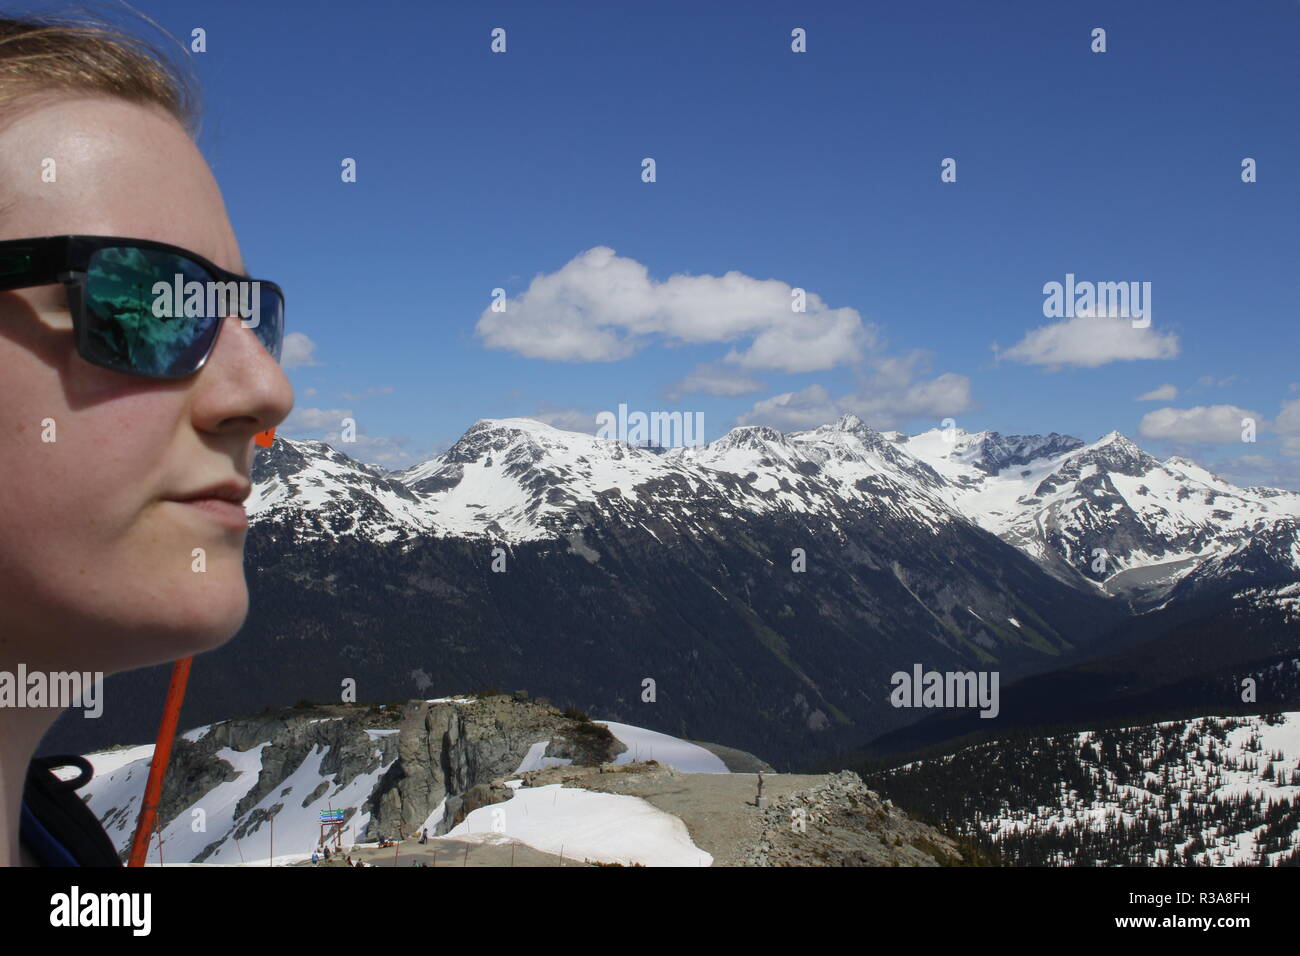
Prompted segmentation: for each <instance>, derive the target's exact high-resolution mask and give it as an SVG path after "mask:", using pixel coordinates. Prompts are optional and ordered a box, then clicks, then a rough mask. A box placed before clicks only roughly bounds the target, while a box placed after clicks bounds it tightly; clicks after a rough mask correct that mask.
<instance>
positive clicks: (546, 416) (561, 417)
mask: <svg viewBox="0 0 1300 956" xmlns="http://www.w3.org/2000/svg"><path fill="white" fill-rule="evenodd" d="M527 417H528V418H531V419H534V420H535V421H539V422H544V423H545V424H547V425H554V426H555V427H556V428H559V429H562V430H564V431H566V432H586V433H587V434H589V435H594V434H595V433H596V413H595V412H583V411H579V410H578V409H576V408H543V409H542V410H541V411H538V412H536V413H534V414H532V415H529V416H527Z"/></svg>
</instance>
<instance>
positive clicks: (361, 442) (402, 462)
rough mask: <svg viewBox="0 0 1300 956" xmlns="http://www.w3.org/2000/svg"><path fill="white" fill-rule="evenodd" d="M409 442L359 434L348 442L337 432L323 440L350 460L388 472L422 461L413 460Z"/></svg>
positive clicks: (396, 437) (405, 437) (400, 436)
mask: <svg viewBox="0 0 1300 956" xmlns="http://www.w3.org/2000/svg"><path fill="white" fill-rule="evenodd" d="M408 440H409V439H408V438H407V436H405V435H363V434H362V433H360V432H358V433H357V435H356V440H355V441H350V442H347V441H343V440H342V434H341V433H340V432H337V431H335V432H329V433H327V434H326V435H325V437H324V438H323V439H322V441H325V442H326V443H328V444H329V445H331V446H332V447H334V448H336V449H338V450H339V451H341V452H343V454H345V455H347V456H348V457H349V458H355V459H356V460H357V461H360V462H365V463H366V464H369V465H379V466H380V467H381V468H384V469H386V470H388V471H396V470H398V469H400V468H405V467H407V466H409V465H413V464H415V462H416V461H417V460H422V459H419V458H414V459H413V457H412V455H411V454H410V453H409V452H407V451H406V443H407V441H408ZM429 457H433V456H429Z"/></svg>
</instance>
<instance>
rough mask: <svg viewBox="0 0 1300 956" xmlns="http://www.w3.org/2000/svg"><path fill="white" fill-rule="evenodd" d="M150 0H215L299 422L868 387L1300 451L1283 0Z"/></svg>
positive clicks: (235, 144) (155, 2)
mask: <svg viewBox="0 0 1300 956" xmlns="http://www.w3.org/2000/svg"><path fill="white" fill-rule="evenodd" d="M136 6H137V8H138V9H140V10H141V11H143V12H145V13H147V14H148V15H150V16H152V17H153V18H155V19H156V20H157V21H158V22H159V23H160V24H161V25H162V26H163V27H165V28H167V29H168V30H169V31H171V32H172V33H173V34H175V35H176V36H178V37H182V38H186V37H188V36H189V35H190V32H191V30H192V29H193V28H194V27H202V28H203V29H205V30H206V34H207V46H208V49H207V52H204V53H197V54H195V55H194V60H195V63H196V66H197V70H198V75H199V77H200V80H201V83H202V87H203V95H204V101H205V104H206V111H205V116H206V118H205V121H204V126H203V132H202V135H201V137H200V146H201V147H202V149H203V151H204V153H205V155H206V156H207V157H208V160H209V162H210V164H211V165H212V168H213V170H214V172H215V174H216V176H217V179H218V181H219V182H220V184H221V186H222V188H223V190H224V193H225V196H226V201H227V205H228V208H229V211H230V215H231V219H232V221H233V222H234V225H235V228H236V231H237V234H238V235H239V238H240V242H241V245H242V248H243V251H244V255H245V259H246V261H247V262H248V264H249V267H250V269H251V270H252V272H253V273H254V274H255V275H259V276H264V277H266V278H271V279H274V280H276V281H278V282H280V283H281V284H282V285H283V286H284V288H285V290H286V296H287V302H288V311H287V320H288V326H289V329H290V330H291V331H292V332H295V333H299V334H300V335H301V336H304V337H305V338H295V341H294V342H293V343H292V345H293V348H292V349H290V350H289V353H290V355H289V359H288V361H287V363H286V364H289V365H291V366H292V367H290V368H289V373H288V374H289V375H290V378H291V380H292V382H293V384H294V387H295V391H296V393H297V408H296V410H295V413H294V417H293V418H291V419H290V420H289V421H288V422H286V424H285V425H284V426H283V427H282V429H281V433H282V434H285V435H288V436H290V437H301V438H325V439H326V440H332V441H333V440H336V439H337V435H338V431H339V421H340V419H341V418H342V417H343V416H345V415H350V416H352V417H354V418H355V419H356V421H357V426H358V429H359V432H360V439H359V441H358V442H357V443H356V444H355V445H352V446H346V445H344V446H341V447H342V448H343V450H345V451H347V452H348V453H349V454H352V455H353V456H354V457H357V458H360V459H362V460H365V461H371V462H378V463H381V464H384V465H385V466H386V467H399V466H404V465H406V464H409V463H412V462H414V461H417V460H420V459H423V458H426V457H429V456H431V455H433V454H435V453H436V452H438V451H440V450H442V449H443V448H445V447H446V446H447V444H449V443H450V442H452V441H454V440H455V439H456V438H457V437H459V435H460V434H462V433H463V432H464V431H465V429H466V428H468V427H469V426H470V425H471V424H473V422H474V421H476V420H477V419H479V418H486V417H505V416H515V415H523V416H536V417H542V418H544V419H545V420H550V421H552V422H554V423H556V424H558V425H561V426H564V427H573V428H585V429H586V430H594V428H595V418H594V416H595V414H596V413H597V412H599V411H601V410H607V409H615V408H617V407H618V405H619V404H620V403H626V404H627V405H628V406H629V407H630V408H632V409H641V410H646V411H652V410H674V409H680V410H683V411H701V412H703V413H704V419H705V425H706V433H707V437H709V438H714V437H717V436H718V435H720V434H722V433H723V432H725V431H726V430H727V429H728V428H730V427H732V426H733V425H735V424H737V423H752V422H765V423H769V424H773V425H776V426H777V427H780V428H783V429H790V428H797V427H807V426H810V425H815V424H817V423H819V422H820V421H826V420H830V419H832V418H834V417H835V416H836V415H837V414H839V413H842V412H845V411H853V412H855V413H858V414H860V415H861V416H862V417H863V418H864V419H866V420H868V421H869V422H870V423H872V424H875V425H878V426H880V427H892V428H900V429H902V430H905V431H909V432H915V431H921V430H925V429H928V428H933V427H938V426H939V424H940V421H941V420H942V419H943V418H945V417H952V418H954V419H955V420H956V423H957V424H958V426H960V427H962V428H965V429H967V430H972V431H973V430H979V429H984V428H992V429H996V430H998V431H1001V432H1003V433H1011V434H1023V433H1044V432H1048V431H1059V432H1066V433H1070V434H1073V435H1077V436H1078V437H1080V438H1083V439H1085V440H1089V441H1090V440H1094V439H1096V438H1098V437H1100V436H1101V435H1103V434H1104V433H1106V432H1109V431H1111V430H1113V429H1118V430H1119V431H1121V432H1123V433H1125V434H1127V435H1129V436H1130V437H1132V438H1134V439H1135V440H1137V441H1138V442H1139V443H1140V444H1142V445H1143V446H1144V447H1146V448H1148V449H1149V450H1151V451H1152V452H1154V453H1156V454H1160V455H1165V454H1173V453H1178V454H1185V455H1188V456H1189V457H1192V458H1194V459H1196V460H1198V461H1200V462H1202V463H1205V464H1208V465H1210V466H1212V467H1214V468H1215V469H1216V470H1218V471H1220V472H1221V473H1222V474H1224V475H1225V476H1227V477H1231V478H1233V479H1234V480H1237V481H1240V482H1243V483H1256V482H1257V483H1269V484H1277V485H1281V486H1286V487H1292V488H1297V489H1300V367H1298V366H1297V361H1296V356H1297V353H1298V351H1300V350H1297V348H1296V346H1297V341H1298V340H1300V333H1298V331H1297V328H1298V326H1297V319H1298V316H1297V304H1298V303H1300V296H1298V295H1297V275H1300V269H1298V268H1297V266H1298V265H1300V238H1298V236H1300V227H1298V226H1297V223H1298V222H1300V216H1298V214H1300V201H1298V200H1300V123H1298V122H1297V104H1300V71H1297V69H1296V63H1297V54H1296V50H1297V47H1298V43H1300V2H1296V0H1243V2H1238V3H1234V4H1232V5H1225V4H1221V3H1187V2H1162V3H1142V4H1133V3H1131V2H1125V3H1089V4H1086V5H1084V4H1062V3H1044V2H1042V0H1037V2H1031V3H1018V2H999V3H996V4H971V3H966V2H944V3H930V2H912V3H905V4H897V5H886V4H880V3H871V4H866V3H849V2H844V3H762V2H759V3H746V4H744V5H738V4H722V3H715V4H701V3H698V2H695V3H654V4H609V3H581V4H579V3H562V4H553V3H542V2H536V0H534V2H528V3H519V4H491V3H465V4H460V5H451V4H436V5H425V4H417V3H396V2H391V0H372V2H369V3H366V4H364V5H361V6H359V7H357V8H356V9H355V10H352V11H351V12H348V13H346V14H340V15H337V16H333V15H328V14H325V13H323V12H322V11H323V10H327V9H328V6H327V5H322V4H318V3H310V4H308V3H295V2H286V3H276V4H268V3H264V2H245V0H226V2H222V3H219V4H216V3H210V2H205V3H194V2H189V0H179V2H178V0H166V2H163V0H139V2H138V3H137V4H136ZM701 10H703V11H704V12H701ZM710 10H712V11H714V12H708V11H710ZM496 27H501V28H504V29H505V30H506V52H505V53H497V54H494V53H492V52H491V51H490V48H489V44H490V41H491V37H490V32H491V30H492V29H493V28H496ZM796 27H802V28H804V29H805V30H806V31H807V52H806V53H794V52H792V51H791V36H790V34H791V30H792V29H794V28H796ZM1095 27H1102V28H1104V29H1105V30H1106V46H1107V50H1106V52H1104V53H1094V52H1092V51H1091V49H1090V47H1091V45H1092V42H1093V40H1092V30H1093V28H1095ZM345 157H352V158H355V160H356V162H357V181H356V182H355V183H345V182H342V180H341V175H340V172H341V162H342V160H343V159H344V158H345ZM645 157H652V158H653V159H654V160H655V163H656V170H655V172H656V181H655V182H653V183H647V182H643V181H642V160H643V159H644V158H645ZM946 157H951V158H954V159H955V160H956V162H957V181H956V182H949V183H945V182H941V181H940V163H941V161H942V160H943V159H944V158H946ZM1245 157H1251V158H1253V159H1255V160H1256V162H1257V164H1258V165H1257V181H1256V182H1254V183H1243V182H1242V178H1241V172H1242V169H1241V163H1242V160H1243V158H1245ZM729 273H733V274H734V275H732V276H731V277H730V278H729V279H724V278H723V277H724V276H727V275H728V274H729ZM1067 273H1072V274H1074V275H1075V276H1076V278H1077V280H1079V281H1084V280H1090V281H1094V282H1120V281H1123V282H1130V281H1135V282H1149V283H1150V284H1151V286H1150V288H1151V301H1150V307H1151V308H1150V315H1151V326H1150V328H1149V329H1143V330H1134V329H1133V328H1132V323H1131V322H1130V321H1128V320H1125V319H1115V318H1108V317H1106V316H1092V317H1084V318H1082V319H1077V320H1075V321H1074V323H1073V324H1069V322H1068V320H1066V319H1063V318H1062V319H1056V318H1048V317H1045V316H1044V313H1043V303H1044V293H1043V286H1044V284H1045V283H1048V282H1052V281H1058V282H1064V280H1065V276H1066V274H1067ZM687 276H689V277H696V278H695V279H693V280H686V279H684V278H683V277H687ZM673 277H679V278H677V279H674V278H673ZM789 287H799V288H802V289H805V290H807V293H808V294H809V306H808V309H807V311H806V312H805V313H802V314H796V313H792V312H791V311H790V308H789V301H790V299H789ZM495 288H501V289H503V290H504V292H505V294H506V297H507V298H506V302H507V305H506V311H505V313H491V312H485V310H487V309H488V308H489V306H490V304H491V295H492V290H493V289H495ZM1048 326H1054V327H1053V328H1049V329H1047V330H1046V331H1040V332H1035V330H1037V329H1040V328H1043V327H1048ZM995 346H996V347H997V349H999V350H1000V354H999V352H995ZM1129 356H1137V357H1129ZM1161 387H1163V389H1161ZM1158 389H1161V390H1160V391H1157V390H1158ZM1151 392H1156V397H1154V398H1150V399H1148V400H1144V401H1138V400H1137V398H1138V396H1140V395H1144V394H1147V393H1151ZM1289 403H1290V404H1289ZM1246 413H1249V414H1250V415H1251V416H1252V417H1256V418H1257V419H1258V422H1259V433H1258V441H1256V442H1255V443H1253V444H1247V443H1243V442H1241V441H1240V440H1239V439H1238V438H1237V437H1236V436H1237V435H1238V433H1239V432H1240V418H1241V417H1242V415H1243V414H1246Z"/></svg>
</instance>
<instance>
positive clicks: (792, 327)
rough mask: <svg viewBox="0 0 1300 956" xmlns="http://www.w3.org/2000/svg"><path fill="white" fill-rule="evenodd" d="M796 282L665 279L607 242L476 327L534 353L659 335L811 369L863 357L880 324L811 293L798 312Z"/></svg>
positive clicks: (550, 355) (506, 345)
mask: <svg viewBox="0 0 1300 956" xmlns="http://www.w3.org/2000/svg"><path fill="white" fill-rule="evenodd" d="M790 292H791V287H790V285H788V284H787V283H785V282H781V281H779V280H777V279H755V278H752V277H750V276H747V275H744V274H742V273H740V272H736V271H732V272H728V273H727V274H726V275H723V276H709V275H701V276H691V275H674V276H670V277H669V278H667V279H665V280H662V281H658V280H655V279H652V278H650V276H649V275H648V273H647V270H646V267H645V266H643V265H642V264H640V263H639V262H636V261H635V260H633V259H628V258H624V257H620V256H618V255H616V254H615V252H614V250H613V249H610V248H609V247H607V246H597V247H595V248H593V249H588V250H587V251H586V252H584V253H582V254H580V255H578V256H576V257H575V258H574V259H572V260H571V261H569V262H568V263H566V264H565V265H564V266H563V267H561V268H560V269H559V270H558V271H556V272H553V273H550V274H549V275H538V276H536V277H535V278H534V279H533V281H532V282H531V283H529V286H528V288H527V289H526V290H525V291H524V292H522V293H521V294H520V295H518V296H516V297H514V298H512V299H510V300H509V301H508V302H507V304H506V310H505V311H504V312H493V311H492V310H491V309H490V308H489V309H485V310H484V311H483V313H482V314H481V315H480V316H479V320H478V325H477V332H478V335H479V336H480V337H481V338H482V339H483V342H484V344H486V345H487V346H488V347H489V348H500V349H508V350H510V351H513V352H517V353H518V354H520V355H524V356H526V357H528V358H540V359H550V360H557V361H574V362H609V361H616V360H618V359H623V358H627V357H628V356H630V355H632V354H634V353H635V352H636V351H638V350H639V349H641V348H644V347H646V346H647V345H650V344H652V343H655V342H660V343H664V344H669V345H697V344H706V343H731V344H732V349H731V351H730V352H729V353H728V354H727V355H726V357H725V361H727V362H730V363H733V364H736V365H739V366H741V367H742V368H748V369H774V370H779V371H783V372H812V371H819V370H824V369H829V368H834V367H836V366H839V365H850V364H853V363H854V362H856V361H858V360H859V359H860V358H861V357H862V355H863V354H864V351H865V350H866V349H869V348H871V347H872V346H873V345H874V344H875V342H876V330H875V328H874V327H873V326H871V325H869V324H867V323H864V322H863V320H862V318H861V316H859V315H858V313H857V311H856V310H854V309H851V308H838V309H832V308H829V307H828V306H827V305H826V303H825V302H823V301H822V299H821V298H820V297H819V296H817V295H815V294H813V293H811V292H810V293H808V294H807V302H806V307H807V311H806V312H802V313H796V312H792V311H791V309H790V304H791V296H790Z"/></svg>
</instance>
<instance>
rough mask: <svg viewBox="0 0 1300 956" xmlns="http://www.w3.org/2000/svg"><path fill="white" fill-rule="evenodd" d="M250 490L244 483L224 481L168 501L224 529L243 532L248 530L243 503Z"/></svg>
mask: <svg viewBox="0 0 1300 956" xmlns="http://www.w3.org/2000/svg"><path fill="white" fill-rule="evenodd" d="M252 490H253V486H252V485H251V484H249V483H248V482H246V481H225V482H221V483H219V484H215V485H209V486H208V487H206V488H203V489H201V490H199V491H196V492H193V493H191V494H187V495H182V496H178V497H176V498H169V499H168V500H169V501H170V502H172V503H173V504H178V505H183V506H185V507H186V508H189V509H192V510H194V511H196V512H199V513H201V514H203V515H204V516H205V517H208V518H211V519H212V520H213V521H216V522H217V523H218V524H221V525H223V526H224V527H226V528H229V529H231V530H234V531H243V530H245V529H247V528H248V514H247V512H245V511H244V504H243V502H244V499H246V498H247V497H248V496H249V495H250V494H251V493H252Z"/></svg>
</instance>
